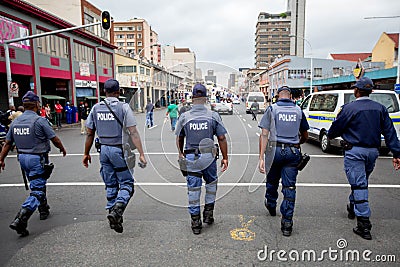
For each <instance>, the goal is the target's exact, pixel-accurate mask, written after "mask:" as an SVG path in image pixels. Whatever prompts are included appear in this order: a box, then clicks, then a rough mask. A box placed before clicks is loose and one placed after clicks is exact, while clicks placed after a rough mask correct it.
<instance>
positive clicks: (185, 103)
mask: <svg viewBox="0 0 400 267" xmlns="http://www.w3.org/2000/svg"><path fill="white" fill-rule="evenodd" d="M190 109H191V107H190V103H189V102H188V101H186V100H183V102H182V107H181V108H180V109H179V112H178V113H179V116H181V115H182V114H183V113H185V112H186V111H188V110H190Z"/></svg>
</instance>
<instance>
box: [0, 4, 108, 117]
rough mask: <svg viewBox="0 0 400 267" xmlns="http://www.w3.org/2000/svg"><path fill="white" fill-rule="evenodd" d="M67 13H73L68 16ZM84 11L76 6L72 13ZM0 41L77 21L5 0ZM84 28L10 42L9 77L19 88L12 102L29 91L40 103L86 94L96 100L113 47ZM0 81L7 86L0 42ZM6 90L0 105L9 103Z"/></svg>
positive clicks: (0, 11)
mask: <svg viewBox="0 0 400 267" xmlns="http://www.w3.org/2000/svg"><path fill="white" fill-rule="evenodd" d="M71 16H72V15H71ZM83 16H84V14H83V13H82V9H79V11H78V13H77V14H76V17H79V18H82V17H83ZM0 20H1V24H2V25H3V26H4V27H2V28H1V35H2V38H0V39H2V40H10V39H15V38H18V37H24V36H29V35H33V34H39V33H45V32H49V31H54V30H59V29H66V28H70V27H74V26H76V25H74V24H71V23H70V22H67V21H65V20H63V19H60V18H59V17H58V16H56V15H54V14H51V13H49V12H46V11H44V10H43V9H42V8H38V7H36V6H34V5H32V4H30V3H28V2H25V1H19V0H4V1H2V2H1V3H0ZM99 34H100V36H98V35H96V34H94V33H92V32H90V31H88V30H81V29H78V30H74V31H68V32H63V33H60V34H56V35H48V36H45V37H40V38H36V39H33V40H27V41H21V42H18V43H12V44H10V45H9V54H10V61H11V76H12V82H15V83H16V84H18V87H19V92H17V93H15V92H14V93H12V94H13V96H14V97H13V101H14V102H15V105H20V104H21V103H22V101H21V97H22V96H23V95H24V94H25V93H26V92H27V91H29V90H33V91H34V92H35V93H37V94H38V95H39V96H40V97H41V99H42V103H43V104H46V103H50V104H54V102H55V101H60V103H61V104H65V103H66V102H67V101H69V102H71V104H72V105H77V102H79V101H84V100H88V99H93V101H97V100H98V99H99V97H100V94H101V91H102V89H103V84H104V82H105V81H106V80H107V79H109V78H112V77H114V48H115V47H114V46H113V45H111V44H110V43H109V42H108V41H107V39H105V38H102V37H101V36H102V35H101V31H99ZM0 86H1V88H7V79H6V68H5V51H4V47H3V45H2V44H1V41H0ZM7 91H8V90H1V91H0V108H1V109H3V110H4V109H5V108H6V107H8V104H9V101H8V92H7Z"/></svg>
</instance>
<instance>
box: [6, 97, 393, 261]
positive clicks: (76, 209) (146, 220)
mask: <svg viewBox="0 0 400 267" xmlns="http://www.w3.org/2000/svg"><path fill="white" fill-rule="evenodd" d="M136 116H137V120H138V128H139V130H140V132H141V137H142V140H143V143H144V146H145V150H146V152H147V159H148V162H149V164H148V166H147V168H146V169H140V168H135V180H136V183H137V184H136V187H135V189H136V192H135V195H134V197H133V200H132V201H131V202H130V204H129V206H128V207H127V210H126V212H125V215H124V221H125V222H124V233H123V234H117V233H115V232H114V231H113V230H111V229H109V226H108V222H107V220H106V214H107V213H106V211H105V210H104V206H105V204H106V199H105V190H104V185H103V183H102V181H101V178H100V175H99V167H100V166H99V162H98V155H97V153H95V151H93V154H92V164H91V165H90V166H89V168H88V169H85V168H84V167H83V166H82V163H81V160H82V153H83V143H84V136H82V135H80V130H79V128H62V129H61V130H60V131H58V132H57V134H58V135H59V137H60V138H61V139H62V141H63V142H64V144H65V146H66V148H67V152H68V156H67V157H65V158H63V157H61V156H60V155H59V154H58V153H57V150H56V149H55V148H53V150H52V154H51V160H52V161H53V162H54V163H55V165H56V168H55V171H54V172H53V175H52V177H51V178H50V180H49V186H48V199H49V204H50V206H51V216H50V217H49V218H48V219H47V220H46V221H40V220H39V216H38V214H37V213H36V214H34V215H33V216H32V217H31V219H30V220H29V226H28V229H29V231H30V235H29V236H28V237H25V238H21V237H19V236H18V235H17V234H16V233H15V232H14V231H12V230H10V229H9V228H8V225H9V224H10V222H11V221H12V219H13V218H14V216H15V214H16V213H17V211H18V209H19V207H20V205H21V203H22V202H23V201H24V199H25V198H26V196H27V195H28V194H29V193H28V191H25V190H24V187H23V184H22V178H21V174H20V172H19V166H18V163H17V161H16V158H15V154H12V153H11V154H10V156H9V157H8V158H7V160H6V170H5V171H4V172H2V173H1V174H0V201H1V202H0V203H1V204H0V236H1V239H0V266H120V265H128V266H266V265H269V266H275V265H291V266H322V265H323V266H343V265H349V266H350V265H351V266H354V265H356V266H357V265H358V266H365V265H366V264H367V263H369V264H373V265H376V264H378V262H377V260H378V258H379V259H381V260H386V263H384V264H383V263H381V265H385V266H386V265H387V266H398V262H399V261H400V241H399V240H400V234H399V233H400V223H399V222H400V210H399V208H398V206H399V200H400V194H399V193H400V186H399V172H395V171H394V170H393V168H392V166H391V160H390V158H389V157H381V158H379V159H378V161H377V165H376V168H375V170H374V172H373V173H372V175H371V178H370V194H369V197H370V204H371V208H372V217H371V221H372V223H373V228H372V235H373V240H372V241H367V240H363V239H361V238H360V237H358V236H356V235H355V234H353V232H352V228H353V227H354V226H355V223H356V222H355V221H351V220H349V219H347V213H346V210H345V206H346V203H347V198H348V194H349V192H350V189H349V187H348V185H347V180H346V177H345V175H344V172H343V157H342V156H341V154H340V153H336V154H333V155H332V154H329V155H328V154H324V153H322V152H321V150H320V149H319V147H318V146H317V145H316V144H304V145H303V147H302V150H303V152H307V153H308V154H310V155H311V157H312V158H311V161H310V163H309V165H308V166H307V167H306V168H305V169H304V170H303V171H302V172H300V174H299V176H298V186H297V200H296V208H295V216H294V230H293V233H292V236H291V237H283V236H282V234H281V231H280V218H279V216H277V217H270V216H269V215H268V212H267V211H266V209H265V207H264V204H263V199H264V194H265V185H264V179H265V177H264V176H263V175H261V174H260V173H258V171H257V158H258V135H257V134H258V133H259V129H258V127H257V122H255V121H252V120H251V115H248V114H245V111H244V105H243V104H241V105H236V106H235V114H234V115H223V116H222V118H223V122H224V124H225V126H226V128H227V130H228V133H229V134H228V142H229V154H230V158H229V160H230V161H229V169H228V170H227V171H226V172H225V173H220V179H219V186H218V194H217V198H218V200H217V204H216V209H215V219H216V221H215V224H214V225H212V226H204V227H203V231H202V234H201V235H199V236H195V235H193V234H192V231H191V229H190V217H189V214H188V212H187V208H186V206H187V191H186V187H185V179H184V178H183V177H182V176H181V175H180V172H179V170H178V164H177V152H176V148H175V136H174V134H173V133H172V132H171V130H170V125H169V121H166V122H165V121H164V116H165V110H157V111H156V112H155V122H156V124H157V126H156V127H154V128H151V129H147V128H145V126H144V120H145V115H144V114H136ZM258 118H259V119H260V118H261V115H259V116H258ZM202 196H204V192H203V195H202ZM281 200H282V195H281V194H280V196H279V200H278V201H279V202H280V201H281ZM278 214H279V211H278ZM278 251H280V252H279V253H278ZM349 251H350V252H349ZM369 251H371V252H370V253H369ZM265 252H267V253H265ZM313 252H315V261H314V259H313V255H314V254H313ZM352 253H354V255H357V254H358V255H359V256H360V260H359V261H354V260H352V259H353V257H352V255H353V254H352ZM278 256H279V257H278ZM297 256H298V258H299V259H296V258H297ZM392 256H394V257H395V260H396V262H393V257H392ZM308 257H310V258H308ZM346 258H348V259H349V260H346ZM285 259H286V261H285ZM368 259H369V261H370V262H368Z"/></svg>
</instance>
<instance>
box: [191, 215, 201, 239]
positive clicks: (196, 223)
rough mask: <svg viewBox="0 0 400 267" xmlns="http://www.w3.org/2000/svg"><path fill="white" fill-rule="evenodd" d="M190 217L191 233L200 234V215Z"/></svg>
mask: <svg viewBox="0 0 400 267" xmlns="http://www.w3.org/2000/svg"><path fill="white" fill-rule="evenodd" d="M191 217H192V231H193V234H195V235H199V234H200V233H201V228H202V224H201V218H200V214H197V215H191Z"/></svg>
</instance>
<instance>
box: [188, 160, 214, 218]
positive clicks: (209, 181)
mask: <svg viewBox="0 0 400 267" xmlns="http://www.w3.org/2000/svg"><path fill="white" fill-rule="evenodd" d="M208 154H210V153H208ZM210 155H211V154H210ZM210 155H207V154H201V155H199V156H200V157H204V158H203V161H202V160H201V159H200V160H197V162H196V163H197V164H193V162H194V161H195V160H194V158H195V155H194V154H189V155H186V159H187V160H188V171H189V172H192V171H193V172H197V173H201V174H202V175H203V179H204V180H205V182H206V185H205V187H206V195H205V203H206V204H213V203H215V198H216V195H217V183H218V180H217V178H218V177H217V162H216V160H215V159H212V160H210V159H211V157H210ZM201 161H202V162H201ZM206 162H208V163H206ZM205 164H206V165H205ZM194 165H195V166H197V167H199V166H202V167H204V169H203V170H199V169H197V167H196V168H193V166H194ZM186 182H187V187H188V198H189V213H190V214H191V215H196V214H200V195H201V186H202V182H203V180H202V178H200V177H197V176H193V175H188V176H187V177H186Z"/></svg>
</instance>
